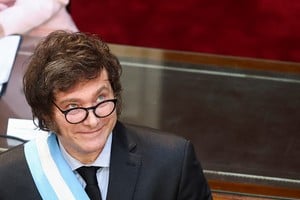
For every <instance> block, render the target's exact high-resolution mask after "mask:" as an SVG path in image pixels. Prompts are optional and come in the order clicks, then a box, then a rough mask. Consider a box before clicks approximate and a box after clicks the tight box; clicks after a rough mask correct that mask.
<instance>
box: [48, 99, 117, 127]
mask: <svg viewBox="0 0 300 200" xmlns="http://www.w3.org/2000/svg"><path fill="white" fill-rule="evenodd" d="M107 102H113V103H114V107H113V109H112V111H111V112H110V113H109V114H107V115H105V116H99V115H97V114H96V109H97V108H98V106H100V105H101V104H103V103H107ZM52 103H53V105H54V106H55V107H56V108H57V109H58V110H59V111H60V112H61V113H62V114H64V116H65V119H66V121H67V122H68V123H70V124H79V123H81V122H83V121H84V120H86V119H87V118H88V116H89V110H93V113H94V115H95V116H96V117H97V118H105V117H108V116H109V115H111V114H112V113H113V112H114V111H115V109H116V107H117V99H116V98H115V99H107V100H104V101H101V102H99V103H98V104H97V105H95V106H90V107H87V108H85V107H76V108H70V109H67V110H62V109H61V108H60V107H59V106H58V105H57V104H56V103H55V102H54V101H52ZM76 109H81V110H85V111H86V115H85V117H84V118H83V119H82V120H81V121H79V122H76V123H74V122H70V121H69V120H68V119H67V115H68V113H69V112H71V111H72V110H76Z"/></svg>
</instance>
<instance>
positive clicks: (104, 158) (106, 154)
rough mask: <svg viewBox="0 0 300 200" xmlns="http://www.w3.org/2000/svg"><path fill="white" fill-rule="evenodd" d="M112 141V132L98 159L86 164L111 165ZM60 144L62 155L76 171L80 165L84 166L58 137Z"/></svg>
mask: <svg viewBox="0 0 300 200" xmlns="http://www.w3.org/2000/svg"><path fill="white" fill-rule="evenodd" d="M111 143H112V133H110V134H109V136H108V138H107V141H106V143H105V145H104V148H103V150H102V152H101V153H100V154H99V156H98V157H97V158H96V160H95V161H94V162H93V163H91V164H88V165H85V166H98V167H102V168H103V167H109V164H110V152H111ZM58 144H59V147H60V149H61V153H62V156H63V157H64V159H65V160H66V161H67V163H68V164H69V166H70V167H71V169H72V170H73V171H74V170H76V169H77V168H79V167H82V166H84V164H82V163H81V162H80V161H79V160H76V159H75V158H73V157H72V156H71V155H70V154H69V153H68V152H67V151H66V149H65V148H64V146H63V145H62V144H61V142H60V140H59V139H58Z"/></svg>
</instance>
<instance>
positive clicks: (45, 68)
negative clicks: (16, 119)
mask: <svg viewBox="0 0 300 200" xmlns="http://www.w3.org/2000/svg"><path fill="white" fill-rule="evenodd" d="M120 75H121V66H120V64H119V62H118V60H117V58H116V57H115V56H114V55H112V54H111V52H110V50H109V48H108V46H107V45H106V44H105V43H103V42H102V41H101V40H99V39H98V38H97V37H96V36H93V35H88V34H84V33H68V32H64V31H56V32H53V33H51V34H50V35H49V36H48V37H46V38H45V39H44V40H43V41H41V43H40V44H39V45H38V46H37V47H36V49H35V51H34V53H33V56H32V57H31V60H30V62H29V65H28V69H27V71H26V73H25V75H24V92H25V96H26V99H27V101H28V103H29V105H30V106H31V108H32V112H33V116H34V117H35V118H37V119H38V121H39V122H38V123H39V124H38V125H39V127H40V128H41V129H42V130H47V131H49V135H46V136H40V137H38V138H37V139H36V140H32V141H30V142H28V143H26V144H25V145H22V146H18V147H16V148H14V149H12V150H10V151H7V152H5V153H4V154H2V155H1V156H0V163H1V165H0V180H1V183H0V184H1V186H0V199H1V200H6V199H23V200H24V199H30V200H32V199H68V200H69V199H80V200H82V199H88V198H91V199H109V200H127V199H137V200H159V199H161V200H175V199H177V200H178V199H182V200H187V199H192V200H193V199H211V192H210V189H209V186H208V185H207V182H206V180H205V177H204V175H203V172H202V169H201V166H200V164H199V162H198V161H197V159H196V156H195V153H194V150H193V147H192V144H191V143H190V142H189V141H187V140H185V139H182V138H179V137H176V136H171V135H168V134H163V133H159V134H158V133H155V132H158V131H154V130H151V129H147V128H142V127H136V126H128V125H124V124H122V123H121V122H119V121H118V116H119V115H120V113H121V103H122V99H121V90H122V88H121V83H120ZM91 171H92V172H91ZM87 174H91V177H90V178H88V177H86V176H87ZM90 179H93V180H91V182H93V183H90ZM93 195H95V196H98V197H94V196H93Z"/></svg>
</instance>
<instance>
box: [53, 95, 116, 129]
mask: <svg viewBox="0 0 300 200" xmlns="http://www.w3.org/2000/svg"><path fill="white" fill-rule="evenodd" d="M52 103H53V104H54V105H55V107H56V108H57V109H58V110H59V111H60V112H61V113H62V114H64V115H65V119H66V120H67V122H69V123H70V124H79V123H81V122H83V121H84V120H86V118H87V117H88V115H89V110H93V113H94V115H95V116H96V117H98V118H104V117H107V116H109V115H111V114H112V113H113V112H114V110H115V109H116V103H117V99H108V100H104V101H101V102H100V103H98V104H97V105H95V106H91V107H88V108H84V107H76V108H71V109H68V110H62V109H61V108H60V107H58V106H57V105H56V104H55V103H54V102H53V101H52Z"/></svg>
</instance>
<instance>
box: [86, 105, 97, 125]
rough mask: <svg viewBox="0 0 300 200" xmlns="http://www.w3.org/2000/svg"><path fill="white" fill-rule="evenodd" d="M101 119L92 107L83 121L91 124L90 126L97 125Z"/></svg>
mask: <svg viewBox="0 0 300 200" xmlns="http://www.w3.org/2000/svg"><path fill="white" fill-rule="evenodd" d="M99 120H100V118H99V117H97V116H96V115H95V114H94V112H93V110H92V109H90V110H88V116H87V118H86V119H85V120H84V121H83V124H84V125H87V126H90V127H95V126H97V124H98V123H99Z"/></svg>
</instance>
